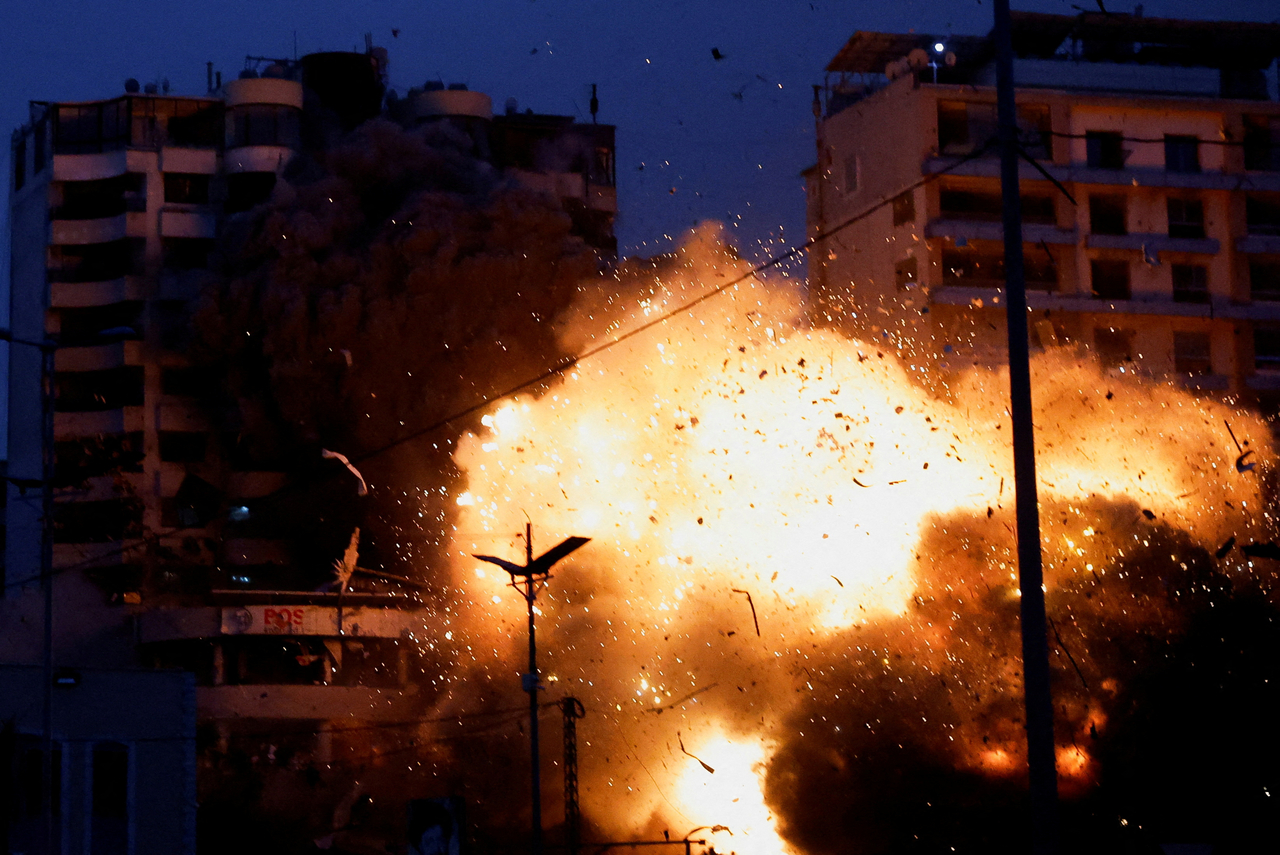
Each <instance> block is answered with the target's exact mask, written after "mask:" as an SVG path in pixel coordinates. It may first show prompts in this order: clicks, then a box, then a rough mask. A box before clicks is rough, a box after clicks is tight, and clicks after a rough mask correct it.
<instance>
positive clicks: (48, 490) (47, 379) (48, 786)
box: [40, 341, 58, 855]
mask: <svg viewBox="0 0 1280 855" xmlns="http://www.w3.org/2000/svg"><path fill="white" fill-rule="evenodd" d="M53 352H54V344H53V343H52V342H49V341H44V342H41V344H40V410H41V412H40V416H41V419H40V480H41V485H40V584H41V587H42V588H43V593H44V692H43V702H44V703H43V709H42V710H41V718H42V722H41V727H42V730H43V742H44V758H43V768H42V769H41V774H42V777H43V781H42V782H41V783H42V787H43V790H44V798H43V799H42V801H43V802H44V817H43V819H44V852H45V855H53V851H54V845H53V824H54V823H53V820H54V805H53V800H54V798H55V796H57V795H58V794H57V793H55V792H54V788H53V476H54V459H53V439H54V437H53V400H54V386H53V383H54V374H53V367H54V366H53Z"/></svg>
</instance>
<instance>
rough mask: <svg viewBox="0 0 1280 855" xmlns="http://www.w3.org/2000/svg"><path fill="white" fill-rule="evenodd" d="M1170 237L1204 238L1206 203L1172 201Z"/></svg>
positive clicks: (1186, 200) (1197, 200)
mask: <svg viewBox="0 0 1280 855" xmlns="http://www.w3.org/2000/svg"><path fill="white" fill-rule="evenodd" d="M1167 207H1168V211H1169V237H1171V238H1197V239H1198V238H1203V237H1204V203H1203V202H1201V201H1200V200H1199V199H1170V200H1168V206H1167Z"/></svg>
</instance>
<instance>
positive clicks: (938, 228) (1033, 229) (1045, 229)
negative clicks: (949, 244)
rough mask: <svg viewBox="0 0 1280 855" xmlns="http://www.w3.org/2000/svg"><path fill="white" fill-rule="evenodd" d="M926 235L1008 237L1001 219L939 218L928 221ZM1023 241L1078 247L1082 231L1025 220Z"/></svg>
mask: <svg viewBox="0 0 1280 855" xmlns="http://www.w3.org/2000/svg"><path fill="white" fill-rule="evenodd" d="M924 236H925V237H926V238H939V237H945V238H952V239H956V238H959V239H961V240H966V241H970V240H991V241H1003V240H1004V226H1003V224H1001V223H998V222H986V221H982V220H956V219H946V218H939V219H936V220H930V221H929V222H928V223H926V224H925V227H924ZM1022 240H1023V242H1025V243H1040V242H1042V241H1043V242H1044V243H1048V244H1054V245H1067V246H1075V244H1076V242H1077V241H1078V240H1079V234H1078V233H1077V231H1076V230H1075V229H1060V228H1058V227H1057V226H1051V225H1044V224H1042V223H1023V224H1022Z"/></svg>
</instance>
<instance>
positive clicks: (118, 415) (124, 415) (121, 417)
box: [53, 407, 144, 439]
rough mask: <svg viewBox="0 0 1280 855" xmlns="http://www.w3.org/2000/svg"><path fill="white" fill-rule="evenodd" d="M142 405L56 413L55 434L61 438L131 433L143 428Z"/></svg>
mask: <svg viewBox="0 0 1280 855" xmlns="http://www.w3.org/2000/svg"><path fill="white" fill-rule="evenodd" d="M143 423H144V415H143V408H142V407H121V408H120V409H117V410H99V411H97V412H87V413H55V414H54V419H53V431H54V435H55V436H57V437H58V438H59V439H71V438H74V437H84V436H94V435H95V434H100V433H129V432H131V431H135V430H142V429H143Z"/></svg>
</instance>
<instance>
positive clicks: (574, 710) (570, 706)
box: [560, 697, 587, 855]
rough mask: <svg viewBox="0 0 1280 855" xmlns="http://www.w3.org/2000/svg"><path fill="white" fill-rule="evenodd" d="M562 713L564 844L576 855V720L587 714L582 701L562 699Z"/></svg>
mask: <svg viewBox="0 0 1280 855" xmlns="http://www.w3.org/2000/svg"><path fill="white" fill-rule="evenodd" d="M560 709H561V710H562V711H563V713H564V838H565V840H564V842H565V846H566V847H567V848H568V850H569V855H578V842H579V841H578V838H579V832H580V831H581V825H582V814H581V812H580V811H579V810H578V719H580V718H582V717H583V716H584V715H586V714H587V711H586V709H585V708H584V707H583V706H582V701H580V700H578V699H577V698H573V697H569V698H563V699H562V700H561V701H560Z"/></svg>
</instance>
